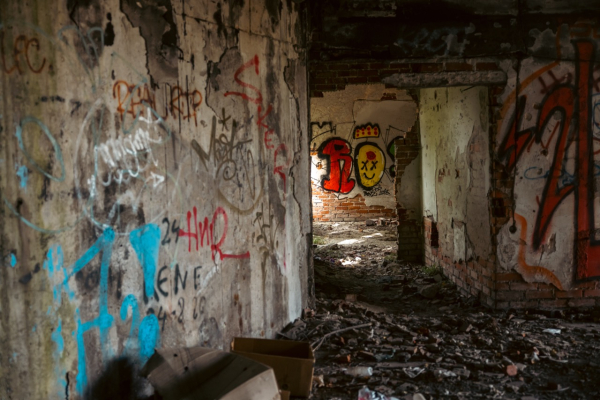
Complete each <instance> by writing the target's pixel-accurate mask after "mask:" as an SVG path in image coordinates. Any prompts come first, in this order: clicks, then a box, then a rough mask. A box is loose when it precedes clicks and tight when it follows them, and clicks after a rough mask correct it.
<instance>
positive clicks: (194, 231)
mask: <svg viewBox="0 0 600 400" xmlns="http://www.w3.org/2000/svg"><path fill="white" fill-rule="evenodd" d="M192 216H193V218H194V222H193V223H192V222H191V220H192ZM219 217H221V218H219ZM219 220H221V221H222V222H221V225H222V227H221V231H222V232H221V236H220V238H219V240H217V239H215V233H216V232H217V222H218V221H219ZM187 226H188V230H187V231H185V230H183V229H179V236H180V237H187V238H188V252H191V251H192V240H194V241H195V243H196V251H198V250H199V247H198V244H200V247H204V238H206V245H207V246H209V247H210V252H211V257H212V260H213V261H214V260H215V256H216V255H219V258H220V259H221V260H223V259H225V258H250V252H245V253H243V254H228V253H224V252H223V250H221V247H222V246H223V245H224V243H225V239H226V238H227V229H228V227H229V219H228V217H227V212H226V211H225V210H224V209H223V208H222V207H217V209H216V210H215V213H214V214H213V217H212V221H211V222H210V224H209V222H208V217H204V223H202V222H198V210H197V209H196V207H194V208H193V209H192V211H188V212H187Z"/></svg>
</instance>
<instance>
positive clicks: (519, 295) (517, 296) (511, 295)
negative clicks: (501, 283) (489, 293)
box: [496, 291, 525, 301]
mask: <svg viewBox="0 0 600 400" xmlns="http://www.w3.org/2000/svg"><path fill="white" fill-rule="evenodd" d="M524 297H525V292H523V291H521V292H517V291H510V292H505V291H498V292H496V299H498V300H508V301H513V300H522V299H523V298H524Z"/></svg>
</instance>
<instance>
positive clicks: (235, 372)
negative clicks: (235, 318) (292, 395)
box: [142, 347, 281, 400]
mask: <svg viewBox="0 0 600 400" xmlns="http://www.w3.org/2000/svg"><path fill="white" fill-rule="evenodd" d="M142 375H144V376H145V377H146V378H147V379H148V380H149V381H150V383H151V384H152V386H153V387H154V389H155V390H156V392H157V393H158V394H160V395H161V396H162V397H163V398H164V400H184V399H186V400H187V399H189V400H191V399H194V400H196V399H202V400H216V399H220V400H280V399H281V397H280V394H279V390H278V388H277V381H276V380H275V375H274V373H273V370H272V369H271V368H269V367H268V366H265V365H262V364H260V363H258V362H256V361H253V360H250V359H248V358H245V357H241V356H239V355H236V354H232V353H227V352H224V351H220V350H214V349H209V348H204V347H186V348H172V349H160V350H156V352H155V353H154V355H153V356H152V357H151V358H150V360H148V362H147V363H146V365H145V366H144V368H143V369H142Z"/></svg>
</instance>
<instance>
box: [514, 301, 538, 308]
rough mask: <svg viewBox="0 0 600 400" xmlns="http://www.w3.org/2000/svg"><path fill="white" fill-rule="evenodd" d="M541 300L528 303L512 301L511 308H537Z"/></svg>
mask: <svg viewBox="0 0 600 400" xmlns="http://www.w3.org/2000/svg"><path fill="white" fill-rule="evenodd" d="M538 305H539V300H526V301H511V302H510V306H511V307H514V308H537V307H538Z"/></svg>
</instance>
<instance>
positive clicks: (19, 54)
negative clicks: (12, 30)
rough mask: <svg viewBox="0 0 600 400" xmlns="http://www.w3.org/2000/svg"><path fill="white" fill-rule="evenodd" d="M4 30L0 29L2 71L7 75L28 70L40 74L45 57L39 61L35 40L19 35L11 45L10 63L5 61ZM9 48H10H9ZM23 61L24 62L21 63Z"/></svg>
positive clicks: (44, 63) (37, 44)
mask: <svg viewBox="0 0 600 400" xmlns="http://www.w3.org/2000/svg"><path fill="white" fill-rule="evenodd" d="M5 33H6V32H5V29H4V28H1V29H0V60H1V61H2V69H3V70H4V72H5V73H7V74H12V73H13V72H15V71H17V72H18V73H19V75H22V74H23V73H25V71H26V70H29V71H31V72H33V73H35V74H39V73H40V72H42V70H43V69H44V67H45V66H46V57H44V58H42V59H41V61H39V55H36V53H38V54H39V51H40V41H39V40H38V39H37V38H29V37H27V36H26V35H19V36H17V37H16V38H15V40H14V42H13V43H12V51H11V53H12V62H10V61H7V59H6V50H5V48H6V46H5V44H4V36H5ZM9 47H10V46H9ZM23 59H24V60H25V62H23Z"/></svg>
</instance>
